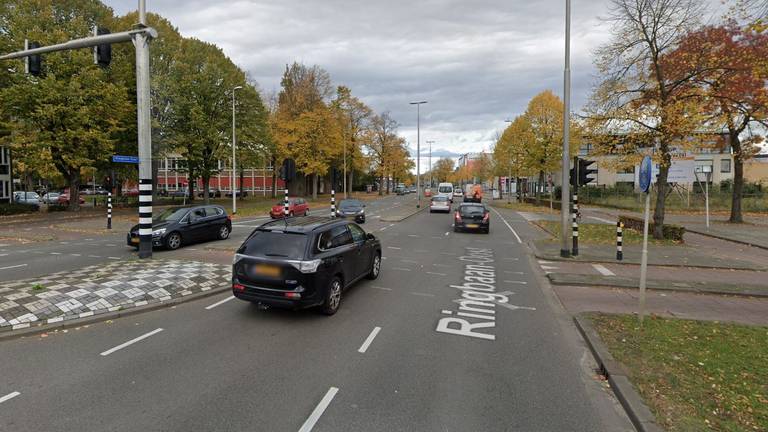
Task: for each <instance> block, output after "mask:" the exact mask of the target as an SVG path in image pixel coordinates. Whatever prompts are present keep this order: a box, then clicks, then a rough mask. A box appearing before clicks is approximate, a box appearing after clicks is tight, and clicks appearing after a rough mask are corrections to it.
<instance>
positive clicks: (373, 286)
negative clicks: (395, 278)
mask: <svg viewBox="0 0 768 432" xmlns="http://www.w3.org/2000/svg"><path fill="white" fill-rule="evenodd" d="M371 288H375V289H378V290H384V291H392V288H386V287H380V286H376V285H371Z"/></svg>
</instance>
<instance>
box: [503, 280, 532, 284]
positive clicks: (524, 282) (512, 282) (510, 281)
mask: <svg viewBox="0 0 768 432" xmlns="http://www.w3.org/2000/svg"><path fill="white" fill-rule="evenodd" d="M504 283H508V284H518V285H528V282H526V281H514V280H505V281H504Z"/></svg>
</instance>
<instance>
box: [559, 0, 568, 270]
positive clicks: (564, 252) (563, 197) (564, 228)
mask: <svg viewBox="0 0 768 432" xmlns="http://www.w3.org/2000/svg"><path fill="white" fill-rule="evenodd" d="M563 90H564V91H563V102H564V103H565V107H564V109H563V172H562V175H563V177H562V185H561V186H560V190H561V193H560V203H561V208H560V219H561V229H560V256H561V257H564V258H567V257H569V256H571V253H570V250H569V249H568V237H567V236H566V233H568V232H569V230H568V212H569V207H570V202H571V199H570V198H571V191H570V188H569V186H570V185H569V183H570V182H569V181H568V174H569V171H570V167H569V163H570V159H571V158H570V157H569V152H568V146H569V141H570V139H569V137H570V122H571V0H565V70H564V72H563Z"/></svg>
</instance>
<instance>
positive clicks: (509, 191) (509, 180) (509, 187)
mask: <svg viewBox="0 0 768 432" xmlns="http://www.w3.org/2000/svg"><path fill="white" fill-rule="evenodd" d="M513 121H514V120H511V119H506V120H504V122H505V123H512V122H513ZM511 202H512V149H510V151H509V170H508V174H507V204H509V203H511Z"/></svg>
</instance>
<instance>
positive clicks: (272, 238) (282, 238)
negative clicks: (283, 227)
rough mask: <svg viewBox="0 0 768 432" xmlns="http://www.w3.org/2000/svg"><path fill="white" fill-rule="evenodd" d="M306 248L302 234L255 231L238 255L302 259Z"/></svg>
mask: <svg viewBox="0 0 768 432" xmlns="http://www.w3.org/2000/svg"><path fill="white" fill-rule="evenodd" d="M306 246H307V236H306V234H304V233H292V232H282V231H270V230H256V231H254V233H253V234H252V235H251V237H250V238H249V239H248V240H246V242H245V244H243V246H242V247H241V248H240V250H239V251H238V253H241V254H245V255H251V256H257V257H265V258H287V259H302V258H303V257H304V251H305V249H306Z"/></svg>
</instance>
